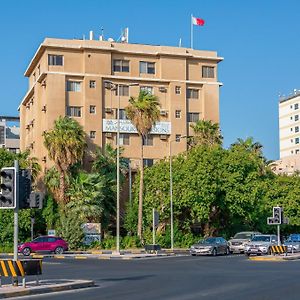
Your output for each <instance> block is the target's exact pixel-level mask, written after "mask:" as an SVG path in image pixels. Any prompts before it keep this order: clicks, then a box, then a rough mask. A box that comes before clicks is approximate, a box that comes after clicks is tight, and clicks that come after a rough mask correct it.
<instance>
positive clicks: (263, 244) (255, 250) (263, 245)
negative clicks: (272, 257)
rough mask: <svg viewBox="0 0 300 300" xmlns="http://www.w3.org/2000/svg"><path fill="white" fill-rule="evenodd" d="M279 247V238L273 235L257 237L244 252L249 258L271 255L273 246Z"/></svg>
mask: <svg viewBox="0 0 300 300" xmlns="http://www.w3.org/2000/svg"><path fill="white" fill-rule="evenodd" d="M276 245H277V236H276V235H272V234H261V235H256V236H255V237H254V238H253V239H252V240H251V242H249V243H247V244H246V245H245V248H244V252H245V254H246V255H247V256H250V255H251V254H255V255H262V254H271V246H276Z"/></svg>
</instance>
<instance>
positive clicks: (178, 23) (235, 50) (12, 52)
mask: <svg viewBox="0 0 300 300" xmlns="http://www.w3.org/2000/svg"><path fill="white" fill-rule="evenodd" d="M191 14H193V15H194V16H196V17H199V18H203V19H204V20H205V25H204V26H203V27H198V26H197V27H194V48H195V49H201V50H214V51H217V52H218V55H219V56H222V57H224V61H223V62H221V63H220V64H219V68H218V72H219V73H218V80H219V81H220V82H222V83H223V86H222V87H221V89H220V127H221V129H222V134H223V136H224V146H225V147H229V146H230V144H232V143H234V142H235V141H236V139H237V138H243V139H245V138H247V137H253V138H254V140H255V141H259V142H260V143H261V144H263V146H264V154H265V155H266V157H267V158H268V159H278V158H279V140H278V97H279V94H281V95H286V96H287V95H289V94H291V93H292V92H293V90H294V89H298V88H299V89H300V82H299V73H300V59H299V54H300V39H299V31H300V23H299V19H300V1H298V0H285V1H281V0H263V1H262V0H243V1H241V0H195V1H189V0H186V1H177V0H173V1H169V0H165V1H163V0H160V1H159V0H151V1H142V0H140V1H135V0H132V1H131V0H128V1H126V0H123V1H122V0H114V1H107V0H106V1H100V0H98V1H96V0H84V1H78V0H72V1H69V0H65V1H63V0H60V1H57V0H51V1H48V0H44V1H37V0H26V1H7V0H3V1H1V3H0V36H1V42H0V55H1V57H2V60H1V72H0V88H1V91H2V93H1V95H0V104H1V106H0V108H1V109H0V115H7V114H8V115H17V114H18V112H17V108H18V106H19V104H20V101H21V99H22V98H23V96H24V95H25V94H26V91H27V86H28V81H27V78H25V77H24V71H25V69H26V68H27V66H28V64H29V62H30V60H31V58H32V56H33V55H34V53H35V51H36V49H37V48H38V46H39V45H40V43H41V42H42V41H43V40H44V38H46V37H53V38H66V39H73V38H82V37H83V35H85V36H86V37H88V34H89V31H90V30H93V31H94V33H95V35H96V36H98V35H99V34H100V28H101V27H103V28H104V35H105V37H106V38H108V37H112V38H114V39H118V37H119V36H120V32H121V29H122V28H125V27H129V41H130V42H132V43H142V44H143V43H145V44H154V45H170V46H177V45H178V43H179V39H180V38H181V39H182V46H183V47H189V45H190V16H191Z"/></svg>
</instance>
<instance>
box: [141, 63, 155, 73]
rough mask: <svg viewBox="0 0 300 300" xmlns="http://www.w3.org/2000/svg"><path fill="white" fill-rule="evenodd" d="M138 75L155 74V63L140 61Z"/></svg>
mask: <svg viewBox="0 0 300 300" xmlns="http://www.w3.org/2000/svg"><path fill="white" fill-rule="evenodd" d="M140 73H142V74H155V63H154V62H148V61H140Z"/></svg>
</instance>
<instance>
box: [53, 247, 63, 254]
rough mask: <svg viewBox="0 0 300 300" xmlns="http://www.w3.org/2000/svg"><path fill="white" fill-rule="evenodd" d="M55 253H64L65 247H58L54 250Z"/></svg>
mask: <svg viewBox="0 0 300 300" xmlns="http://www.w3.org/2000/svg"><path fill="white" fill-rule="evenodd" d="M54 253H55V254H63V253H64V248H63V247H57V248H55V250H54Z"/></svg>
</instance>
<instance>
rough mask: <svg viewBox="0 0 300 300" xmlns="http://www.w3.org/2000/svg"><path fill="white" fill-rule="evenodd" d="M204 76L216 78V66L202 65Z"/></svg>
mask: <svg viewBox="0 0 300 300" xmlns="http://www.w3.org/2000/svg"><path fill="white" fill-rule="evenodd" d="M202 77H203V78H215V68H214V67H209V66H202Z"/></svg>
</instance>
